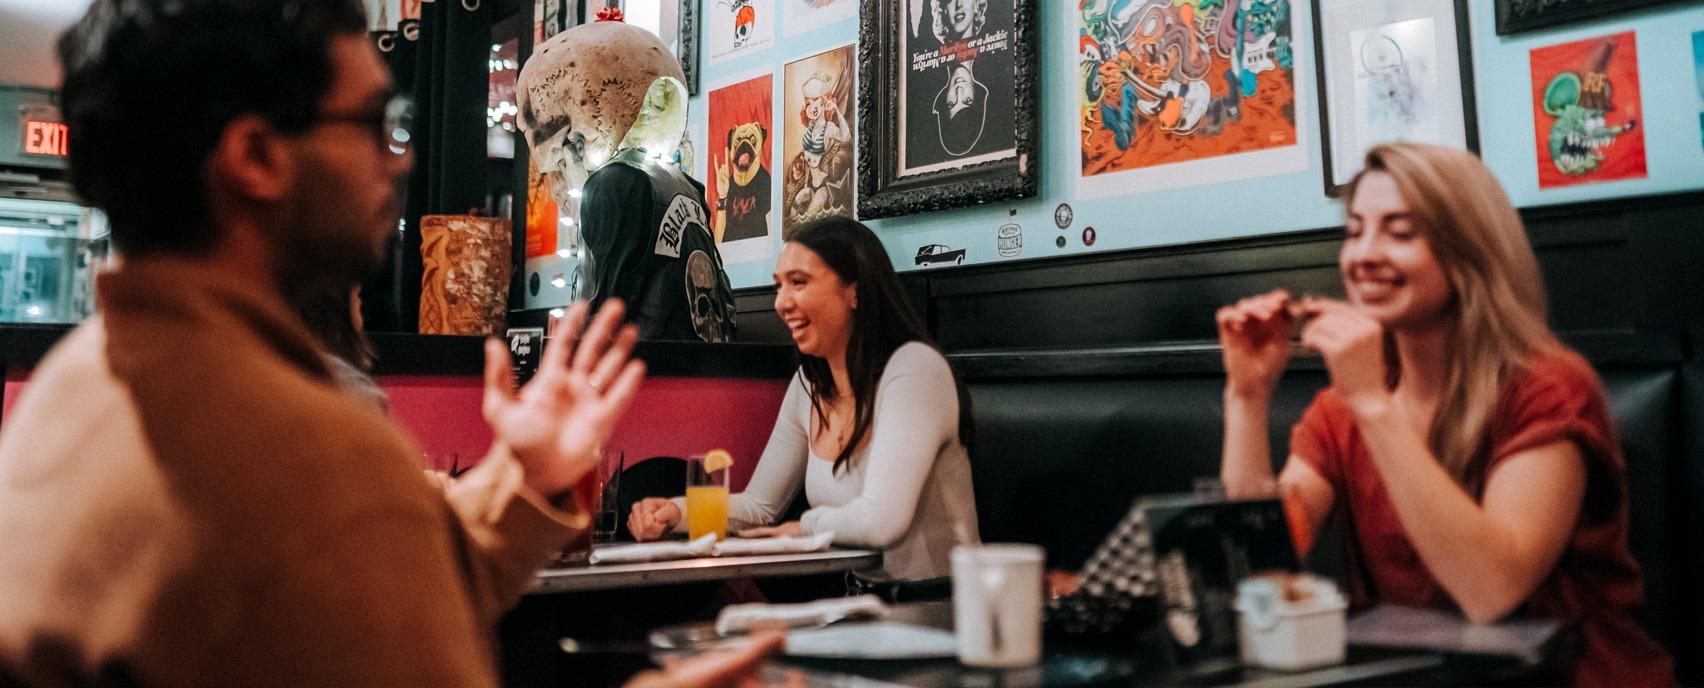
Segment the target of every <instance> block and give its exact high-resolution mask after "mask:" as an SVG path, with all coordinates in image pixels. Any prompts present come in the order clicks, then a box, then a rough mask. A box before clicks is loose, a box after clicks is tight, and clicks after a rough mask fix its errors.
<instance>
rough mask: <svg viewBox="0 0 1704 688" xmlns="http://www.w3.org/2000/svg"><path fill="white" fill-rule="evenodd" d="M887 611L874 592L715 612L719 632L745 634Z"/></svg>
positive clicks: (728, 608) (821, 623) (881, 613)
mask: <svg viewBox="0 0 1704 688" xmlns="http://www.w3.org/2000/svg"><path fill="white" fill-rule="evenodd" d="M887 612H888V608H887V605H886V604H883V603H882V600H881V598H879V597H876V596H875V595H859V596H857V597H831V598H829V599H826V600H817V601H815V602H805V603H803V604H761V603H759V604H736V605H732V606H729V607H725V608H723V609H722V613H720V614H717V615H716V634H717V635H731V634H734V633H743V632H745V631H749V630H751V629H752V628H753V627H755V626H757V625H759V624H762V625H770V624H774V625H782V626H787V627H795V628H796V627H799V626H826V625H828V624H831V623H834V622H836V621H840V620H842V619H854V618H877V619H879V618H882V617H884V616H887Z"/></svg>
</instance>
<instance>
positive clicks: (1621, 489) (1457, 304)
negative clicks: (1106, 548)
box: [1218, 144, 1674, 685]
mask: <svg viewBox="0 0 1704 688" xmlns="http://www.w3.org/2000/svg"><path fill="white" fill-rule="evenodd" d="M1349 188H1350V191H1349V194H1348V199H1349V201H1348V217H1347V223H1346V225H1347V231H1346V235H1345V237H1344V240H1343V245H1342V247H1341V249H1340V251H1339V255H1338V267H1339V270H1340V271H1341V273H1342V278H1343V284H1344V288H1345V291H1346V292H1347V295H1348V300H1347V301H1337V300H1333V299H1326V298H1317V297H1309V298H1302V299H1297V298H1294V297H1292V296H1291V295H1289V294H1287V293H1284V292H1282V291H1277V292H1272V293H1269V294H1264V295H1261V296H1255V297H1251V298H1247V299H1244V300H1242V301H1240V302H1238V303H1237V304H1235V305H1232V306H1227V307H1225V308H1222V309H1220V310H1219V313H1218V328H1219V340H1220V343H1221V344H1222V346H1223V350H1224V362H1225V369H1226V374H1227V379H1226V385H1225V449H1224V452H1225V454H1224V463H1223V466H1222V468H1221V477H1222V479H1223V480H1224V483H1225V488H1226V491H1227V492H1228V493H1229V494H1230V495H1231V496H1233V497H1255V496H1267V495H1273V494H1276V493H1279V492H1282V493H1283V494H1284V496H1285V497H1286V499H1288V500H1292V501H1295V502H1300V503H1301V504H1303V505H1305V507H1306V512H1307V520H1308V523H1307V526H1308V527H1309V528H1311V529H1312V530H1317V529H1318V527H1319V526H1320V524H1321V523H1323V522H1324V520H1325V518H1326V517H1327V515H1328V514H1329V513H1330V512H1331V511H1332V510H1333V509H1336V508H1347V509H1348V514H1349V515H1350V516H1351V518H1352V521H1353V528H1352V530H1353V535H1352V537H1351V538H1350V539H1351V543H1350V547H1349V548H1348V549H1349V552H1348V555H1349V570H1350V571H1351V572H1352V573H1353V577H1354V578H1355V579H1356V580H1357V582H1358V583H1359V582H1365V585H1354V586H1352V588H1353V589H1352V592H1353V593H1354V595H1355V597H1356V600H1357V602H1359V603H1363V604H1365V603H1369V602H1373V601H1378V602H1386V603H1396V604H1403V605H1410V606H1421V607H1443V608H1454V609H1459V610H1460V611H1461V612H1462V613H1464V614H1465V615H1466V616H1467V618H1468V619H1470V620H1471V621H1474V622H1480V623H1488V622H1493V621H1496V620H1498V619H1501V618H1504V617H1505V616H1508V615H1510V614H1512V613H1515V612H1517V610H1519V611H1521V612H1523V613H1526V614H1530V615H1533V616H1540V617H1562V618H1568V619H1572V620H1574V621H1577V622H1578V623H1579V629H1580V631H1581V635H1582V636H1583V639H1584V643H1583V647H1582V651H1581V654H1580V655H1579V657H1578V658H1577V659H1576V660H1575V661H1574V663H1573V665H1572V667H1571V669H1570V671H1571V675H1570V678H1571V679H1572V681H1573V682H1574V683H1575V684H1582V685H1608V684H1614V685H1661V684H1672V683H1673V682H1674V672H1673V663H1672V660H1671V659H1670V658H1669V656H1668V655H1667V653H1666V652H1665V651H1664V650H1663V649H1662V648H1661V647H1660V646H1659V645H1657V644H1656V643H1655V642H1654V641H1653V640H1651V638H1650V637H1649V636H1648V635H1647V634H1646V633H1645V632H1644V631H1643V630H1641V629H1640V628H1639V626H1638V625H1637V624H1636V623H1635V622H1634V620H1633V617H1632V615H1631V613H1630V608H1631V607H1632V606H1634V605H1636V604H1638V602H1639V601H1640V598H1641V597H1642V596H1643V592H1642V589H1641V580H1640V573H1639V568H1638V565H1637V564H1636V563H1634V561H1633V558H1632V555H1631V554H1630V553H1629V551H1628V547H1627V518H1628V517H1627V508H1628V507H1627V488H1626V480H1625V470H1624V465H1623V460H1622V457H1621V452H1620V448H1619V445H1618V444H1617V442H1616V440H1615V437H1614V433H1613V431H1612V430H1611V428H1610V420H1609V411H1608V407H1607V405H1606V403H1605V400H1604V395H1603V390H1602V386H1601V384H1600V382H1599V381H1598V378H1597V376H1596V374H1595V373H1594V372H1593V371H1592V369H1591V367H1590V366H1589V365H1588V364H1587V363H1586V362H1585V360H1584V359H1582V358H1580V356H1579V355H1578V354H1575V353H1574V352H1572V351H1569V350H1568V349H1566V348H1565V347H1563V346H1562V345H1561V344H1560V343H1559V342H1558V341H1557V340H1556V337H1555V335H1553V334H1552V333H1551V332H1550V330H1549V328H1548V327H1547V326H1546V324H1545V304H1544V290H1543V285H1542V284H1541V281H1540V277H1539V271H1538V262H1537V260H1536V259H1535V258H1534V256H1533V253H1532V249H1531V247H1530V246H1529V245H1528V243H1527V238H1526V233H1525V230H1524V228H1523V227H1522V225H1521V221H1520V217H1519V215H1517V214H1516V212H1515V210H1514V208H1513V207H1511V206H1510V204H1509V201H1508V198H1507V196H1506V195H1505V194H1504V193H1503V190H1502V187H1501V186H1499V185H1498V183H1497V180H1496V178H1495V177H1493V176H1492V175H1491V172H1490V170H1488V169H1486V167H1485V166H1484V164H1482V163H1481V162H1480V161H1479V160H1478V159H1477V158H1475V157H1473V156H1472V155H1470V154H1468V153H1467V152H1465V151H1460V150H1455V149H1449V148H1440V147H1436V146H1423V145H1416V144H1392V145H1385V146H1379V147H1376V148H1374V149H1372V150H1371V151H1369V152H1368V154H1367V158H1366V166H1365V169H1364V171H1362V172H1361V173H1360V174H1359V175H1357V176H1356V177H1355V179H1354V181H1352V182H1351V183H1350V187H1349ZM1298 321H1300V322H1302V323H1303V327H1302V333H1301V336H1302V343H1303V344H1304V345H1305V346H1307V347H1309V348H1311V349H1314V350H1316V351H1318V352H1320V353H1321V354H1322V355H1323V356H1324V358H1325V364H1326V368H1327V370H1328V371H1329V372H1330V375H1331V387H1330V388H1329V389H1326V390H1324V391H1322V392H1320V394H1319V396H1318V397H1317V398H1315V399H1314V402H1313V404H1312V405H1311V406H1309V407H1308V409H1307V412H1306V413H1305V414H1304V415H1303V417H1302V420H1301V422H1300V423H1298V424H1297V425H1296V427H1295V428H1294V430H1293V431H1292V437H1291V441H1290V456H1289V459H1288V460H1287V461H1286V462H1285V464H1284V468H1283V470H1282V471H1281V472H1280V473H1279V474H1278V475H1277V476H1276V477H1275V476H1274V475H1273V474H1272V462H1271V454H1270V449H1269V448H1268V446H1267V440H1266V438H1267V412H1268V406H1269V401H1270V399H1271V395H1272V392H1273V388H1274V387H1275V386H1276V385H1277V382H1278V378H1279V376H1280V375H1281V374H1282V373H1283V370H1284V367H1285V365H1286V363H1287V361H1288V358H1289V351H1290V332H1291V331H1292V329H1293V328H1294V327H1295V325H1296V324H1297V322H1298ZM1312 530H1310V531H1309V533H1310V534H1311V532H1312Z"/></svg>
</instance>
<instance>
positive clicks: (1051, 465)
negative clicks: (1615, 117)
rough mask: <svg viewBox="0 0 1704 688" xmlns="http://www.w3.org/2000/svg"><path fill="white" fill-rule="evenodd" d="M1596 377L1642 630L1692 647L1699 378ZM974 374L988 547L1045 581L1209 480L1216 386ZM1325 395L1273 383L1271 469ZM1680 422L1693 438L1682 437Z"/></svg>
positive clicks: (1317, 559)
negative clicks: (1690, 572)
mask: <svg viewBox="0 0 1704 688" xmlns="http://www.w3.org/2000/svg"><path fill="white" fill-rule="evenodd" d="M1594 365H1595V366H1596V367H1597V369H1598V372H1599V375H1600V376H1601V377H1602V378H1603V380H1604V384H1605V387H1606V389H1607V392H1608V395H1609V400H1610V405H1611V407H1612V413H1613V415H1614V420H1615V422H1616V430H1617V432H1618V433H1619V435H1618V436H1619V438H1620V441H1621V444H1622V447H1623V451H1624V452H1625V454H1626V459H1627V463H1628V485H1629V491H1630V493H1631V495H1630V497H1631V501H1630V505H1631V517H1632V523H1631V540H1632V549H1633V553H1634V556H1635V557H1636V558H1637V559H1638V561H1639V563H1640V564H1641V566H1642V567H1643V568H1644V572H1645V586H1646V592H1645V600H1646V604H1645V608H1644V610H1643V616H1642V618H1643V620H1644V621H1645V623H1646V626H1647V628H1649V629H1650V630H1651V632H1652V633H1654V634H1655V635H1656V637H1657V638H1658V639H1659V640H1661V641H1663V642H1664V643H1665V644H1666V645H1668V646H1669V647H1670V648H1676V649H1679V648H1684V647H1690V646H1693V643H1695V642H1696V639H1697V638H1698V637H1699V635H1698V634H1699V621H1698V619H1697V618H1696V617H1697V615H1696V614H1695V613H1694V612H1693V611H1689V610H1694V611H1695V610H1696V609H1698V607H1696V606H1694V605H1693V604H1692V602H1691V600H1695V599H1696V597H1694V596H1693V595H1694V593H1693V592H1692V591H1691V590H1689V589H1682V586H1681V584H1682V582H1683V581H1684V580H1685V578H1682V577H1680V576H1677V575H1676V573H1675V572H1676V570H1677V569H1680V570H1686V569H1685V568H1684V567H1686V566H1689V565H1691V564H1692V563H1693V561H1694V560H1693V557H1694V554H1695V553H1696V552H1697V548H1696V545H1695V543H1694V542H1693V541H1692V538H1691V537H1688V536H1687V524H1688V522H1689V521H1690V520H1692V519H1693V518H1694V517H1693V515H1691V514H1687V513H1685V510H1684V509H1683V505H1684V504H1686V503H1687V501H1686V494H1685V491H1687V490H1691V489H1695V488H1694V487H1693V484H1694V483H1695V482H1697V481H1700V480H1704V463H1701V462H1700V461H1699V460H1698V457H1696V456H1693V455H1689V454H1688V453H1687V451H1688V449H1689V448H1688V447H1686V446H1683V445H1685V444H1686V443H1687V439H1686V438H1688V437H1697V436H1698V431H1697V430H1696V428H1697V427H1698V426H1699V425H1700V424H1704V418H1700V417H1699V413H1698V411H1697V410H1696V409H1699V408H1700V407H1701V406H1704V396H1701V395H1704V377H1701V376H1699V375H1697V374H1696V373H1697V372H1699V371H1696V370H1688V367H1687V366H1685V365H1683V364H1680V363H1655V364H1653V363H1637V364H1631V365H1616V364H1604V363H1596V362H1594ZM978 367H979V366H977V365H975V364H974V363H971V364H969V365H961V368H964V369H969V370H968V371H964V370H961V373H964V372H968V374H965V379H966V382H967V384H968V386H969V388H970V393H971V398H972V402H973V404H974V414H975V418H976V430H977V436H976V442H975V444H974V446H973V447H972V448H971V462H972V467H973V472H974V479H975V486H976V502H977V503H976V506H977V512H978V514H977V515H978V517H979V518H980V519H981V532H982V539H983V540H984V541H986V542H1030V543H1035V544H1039V545H1042V546H1043V547H1045V548H1047V554H1048V566H1049V567H1051V568H1062V569H1068V570H1075V569H1077V568H1078V567H1079V566H1081V565H1082V563H1083V561H1084V560H1085V559H1086V558H1087V557H1088V556H1089V555H1090V554H1091V553H1092V552H1093V551H1094V548H1095V546H1096V545H1098V544H1099V543H1100V541H1101V539H1102V538H1103V537H1104V536H1105V535H1106V533H1107V532H1109V531H1110V530H1111V528H1112V527H1113V526H1114V525H1115V524H1116V523H1117V522H1118V519H1119V518H1120V517H1121V516H1123V515H1124V513H1125V512H1126V511H1127V510H1128V509H1129V508H1130V505H1131V503H1132V500H1133V499H1134V498H1136V497H1137V496H1140V495H1149V494H1159V493H1176V492H1190V491H1192V490H1193V489H1194V487H1195V484H1196V481H1197V480H1199V479H1203V478H1214V479H1216V478H1217V477H1218V473H1219V459H1220V451H1221V446H1222V442H1223V436H1222V434H1223V432H1224V425H1223V423H1224V402H1223V399H1222V395H1223V386H1224V377H1223V374H1222V373H1218V372H1216V371H1214V372H1207V371H1201V372H1187V373H1171V374H1168V373H1151V374H1150V373H1146V372H1144V373H1139V374H1133V375H1124V376H1117V377H1109V376H1104V375H1084V376H1082V377H1070V376H1056V377H1032V376H1018V375H1012V374H1011V371H1001V372H1000V373H998V374H994V375H979V374H978V371H977V368H978ZM1180 367H1185V368H1189V367H1193V368H1195V369H1196V370H1197V371H1200V368H1201V367H1200V366H1180ZM1298 367H1302V368H1311V369H1302V370H1296V369H1295V368H1298ZM1688 383H1689V384H1688ZM1326 384H1327V378H1326V375H1325V372H1324V371H1323V370H1321V369H1320V368H1319V364H1318V361H1317V359H1315V360H1313V361H1309V360H1307V359H1303V360H1301V361H1298V362H1296V363H1295V364H1293V365H1292V370H1291V371H1290V372H1288V373H1287V374H1286V375H1285V376H1284V379H1283V382H1282V384H1281V385H1280V386H1279V389H1278V390H1277V393H1276V394H1275V396H1274V398H1273V402H1272V415H1271V429H1270V433H1271V441H1272V445H1271V446H1272V447H1273V461H1274V464H1275V465H1274V468H1277V467H1279V466H1281V465H1282V462H1283V461H1284V459H1285V457H1286V456H1287V455H1288V452H1287V451H1286V448H1287V447H1288V446H1289V435H1290V428H1291V426H1293V425H1294V424H1295V423H1296V422H1297V421H1298V420H1299V419H1300V418H1301V415H1302V412H1303V410H1304V409H1305V408H1306V407H1307V405H1308V404H1309V403H1310V402H1311V401H1312V400H1313V398H1314V395H1315V394H1316V393H1317V392H1318V391H1319V390H1320V389H1321V388H1323V387H1324V386H1325V385H1326ZM1689 387H1690V389H1688V388H1689ZM1688 399H1690V401H1688ZM1688 406H1690V408H1692V409H1694V410H1693V411H1691V412H1690V413H1688V412H1687V411H1686V410H1685V409H1686V408H1688ZM1687 422H1690V423H1691V424H1692V427H1693V428H1694V429H1693V430H1690V431H1684V430H1683V427H1682V424H1683V423H1687ZM1691 451H1692V453H1693V454H1695V453H1696V451H1697V450H1696V448H1692V449H1691ZM1343 537H1344V533H1343V532H1342V528H1341V526H1340V525H1339V527H1337V528H1328V530H1327V532H1326V533H1322V535H1321V537H1320V539H1319V544H1318V545H1317V546H1316V548H1315V551H1314V555H1313V556H1312V559H1313V562H1312V564H1313V567H1314V568H1315V570H1319V571H1321V572H1323V573H1327V574H1329V575H1339V574H1340V573H1341V571H1342V562H1341V557H1340V554H1341V551H1342V550H1341V543H1342V540H1341V538H1343ZM1339 577H1340V576H1339Z"/></svg>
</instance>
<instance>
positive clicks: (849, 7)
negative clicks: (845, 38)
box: [782, 0, 858, 37]
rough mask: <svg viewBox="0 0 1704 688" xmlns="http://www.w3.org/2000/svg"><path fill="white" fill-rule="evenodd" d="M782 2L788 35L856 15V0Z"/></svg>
mask: <svg viewBox="0 0 1704 688" xmlns="http://www.w3.org/2000/svg"><path fill="white" fill-rule="evenodd" d="M782 4H784V5H786V9H784V10H782V11H783V12H785V13H786V15H787V27H786V29H785V33H786V34H787V35H788V36H789V37H791V36H797V35H799V34H801V33H804V32H806V31H810V30H812V29H818V28H822V27H824V26H828V25H830V24H838V23H840V22H842V21H846V20H848V19H851V18H853V17H856V16H858V0H782Z"/></svg>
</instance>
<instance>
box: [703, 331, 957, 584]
mask: <svg viewBox="0 0 1704 688" xmlns="http://www.w3.org/2000/svg"><path fill="white" fill-rule="evenodd" d="M874 411H875V414H874V418H873V419H872V420H871V422H870V432H869V439H868V441H867V442H865V443H864V445H863V447H862V448H861V449H859V450H858V451H857V452H855V453H853V455H852V457H851V461H850V462H849V464H848V465H847V467H846V468H845V469H843V470H841V471H840V474H839V475H835V472H834V457H832V456H828V457H822V456H817V455H816V454H815V452H813V451H811V446H810V431H809V428H810V427H811V415H812V411H811V399H810V391H809V389H808V388H807V386H806V384H805V382H804V378H803V377H802V376H795V377H794V378H793V383H792V385H790V386H789V387H788V388H787V396H786V398H785V399H783V400H782V401H781V412H780V415H779V417H777V418H776V421H775V430H774V432H773V433H771V434H770V436H769V444H768V446H766V447H765V448H764V450H763V457H762V458H761V459H760V460H759V461H758V464H757V470H756V472H755V473H754V474H753V475H752V479H751V483H750V484H748V485H747V486H746V489H745V491H744V492H742V493H740V494H736V495H733V496H732V497H730V499H729V502H728V525H729V528H730V529H733V530H738V529H741V528H749V527H754V526H766V525H771V524H773V523H774V521H775V519H777V518H779V517H780V515H781V513H782V512H783V511H784V510H785V509H786V507H787V503H788V501H789V500H791V499H792V497H793V495H795V494H797V493H798V490H799V481H800V480H801V479H802V480H803V481H804V484H805V498H806V499H807V500H808V501H809V504H810V505H811V509H810V510H809V511H806V512H805V514H804V516H803V517H802V518H800V524H799V525H800V530H801V531H802V532H804V533H805V534H812V533H821V532H830V531H832V532H833V533H834V544H836V545H841V546H845V547H864V548H870V549H879V550H882V553H883V558H882V570H883V572H884V573H885V574H886V575H887V576H889V577H891V578H894V579H898V580H917V579H922V578H933V577H936V576H946V575H951V572H952V567H951V564H950V562H949V560H948V555H949V554H950V553H951V552H952V549H953V547H954V546H956V545H960V544H975V543H977V542H979V538H978V535H977V524H976V497H975V496H974V494H973V493H972V491H971V482H970V457H969V455H968V454H967V453H966V452H965V448H964V445H963V444H962V443H960V442H959V425H958V419H959V403H958V391H957V388H956V387H955V386H954V384H953V376H952V371H951V370H950V369H949V368H948V367H947V359H946V358H945V357H943V356H941V354H940V352H938V351H936V350H935V349H934V348H932V347H930V346H928V345H925V344H923V343H921V342H911V343H908V344H905V345H903V346H901V347H899V349H897V350H895V351H894V353H893V356H892V357H891V358H889V359H888V363H887V366H886V367H885V368H884V369H883V370H882V377H881V382H880V383H879V384H878V385H877V387H876V403H875V409H874ZM677 504H679V502H677ZM682 506H683V509H682V510H683V513H684V505H682ZM682 521H683V522H684V521H685V519H682Z"/></svg>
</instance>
